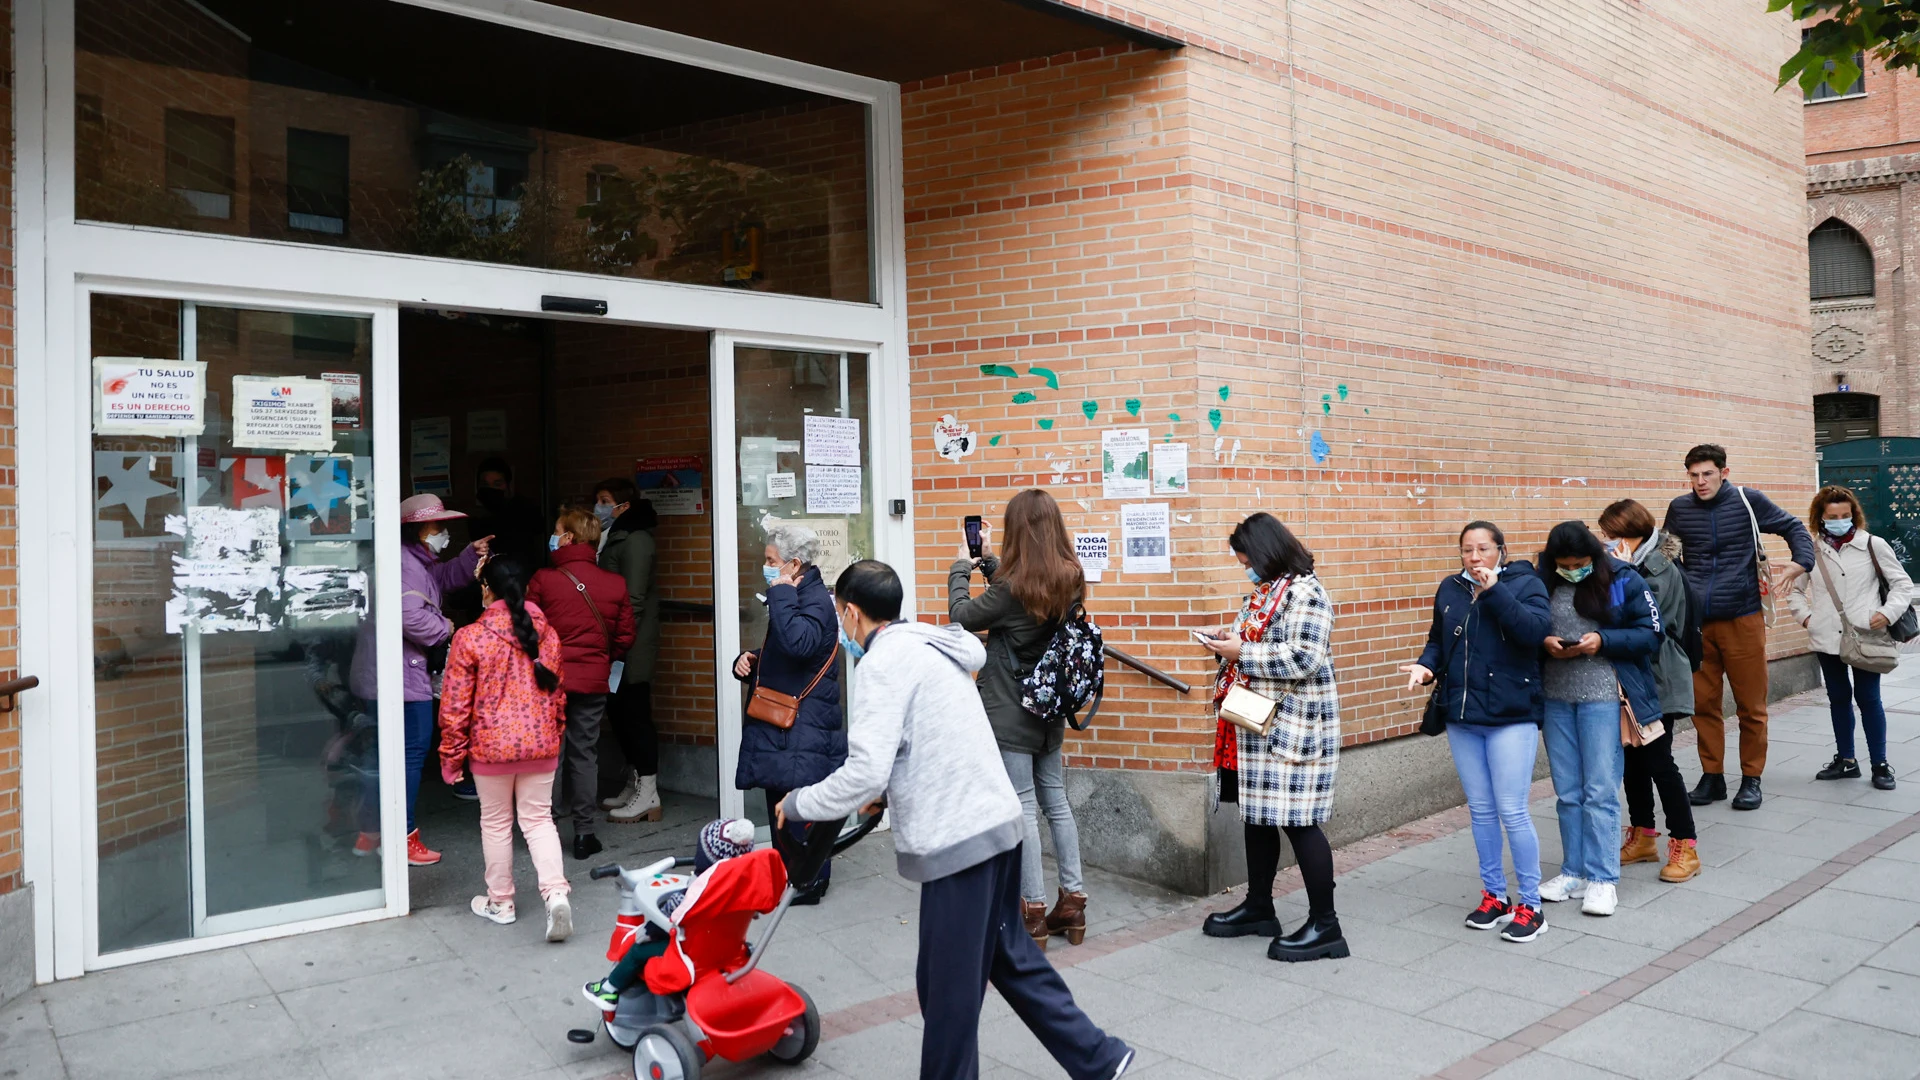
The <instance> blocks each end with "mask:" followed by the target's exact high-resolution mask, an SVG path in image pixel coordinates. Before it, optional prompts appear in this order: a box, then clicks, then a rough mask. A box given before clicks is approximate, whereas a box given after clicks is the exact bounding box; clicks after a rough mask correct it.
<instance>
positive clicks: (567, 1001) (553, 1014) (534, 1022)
mask: <svg viewBox="0 0 1920 1080" xmlns="http://www.w3.org/2000/svg"><path fill="white" fill-rule="evenodd" d="M581 981H582V982H585V981H586V980H584V979H582V980H581ZM507 1004H508V1007H509V1008H511V1009H512V1010H513V1014H514V1016H516V1017H518V1018H519V1020H520V1023H521V1024H522V1025H523V1026H524V1027H525V1028H526V1030H527V1034H529V1035H531V1036H533V1040H534V1041H535V1042H536V1043H539V1044H540V1048H541V1049H542V1050H544V1051H546V1054H547V1056H548V1057H550V1058H552V1059H553V1060H554V1061H555V1062H557V1063H558V1064H560V1065H563V1066H566V1065H575V1064H578V1063H581V1062H599V1063H600V1065H601V1066H602V1067H604V1068H606V1069H609V1070H612V1069H618V1068H620V1067H622V1066H623V1065H624V1066H626V1067H627V1068H628V1069H629V1070H631V1068H632V1065H633V1057H632V1055H630V1054H627V1053H625V1052H624V1051H622V1050H621V1049H620V1048H619V1047H617V1046H615V1045H613V1041H612V1040H611V1039H609V1038H607V1034H606V1031H605V1030H604V1029H602V1028H601V1026H600V1010H598V1009H595V1008H593V1007H592V1006H590V1005H588V1004H587V1003H586V1000H585V999H583V998H582V997H581V996H580V990H579V988H578V987H570V988H568V990H567V991H566V992H564V993H563V992H561V991H560V990H558V989H553V990H546V991H542V992H541V993H538V994H532V995H529V996H527V997H523V998H520V999H518V1000H516V1001H510V1002H508V1003H507ZM573 1028H585V1029H586V1030H588V1031H591V1032H593V1033H594V1039H593V1041H592V1042H590V1043H576V1042H570V1041H568V1039H567V1032H568V1031H569V1030H571V1029H573Z"/></svg>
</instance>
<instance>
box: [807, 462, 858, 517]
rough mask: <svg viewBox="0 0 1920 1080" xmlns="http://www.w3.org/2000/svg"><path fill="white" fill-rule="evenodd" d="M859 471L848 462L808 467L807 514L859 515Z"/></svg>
mask: <svg viewBox="0 0 1920 1080" xmlns="http://www.w3.org/2000/svg"><path fill="white" fill-rule="evenodd" d="M864 509H866V507H865V506H864V505H862V503H861V499H860V470H859V468H857V467H854V466H847V465H809V466H807V513H809V514H858V513H860V512H861V511H862V510H864Z"/></svg>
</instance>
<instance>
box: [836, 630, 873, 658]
mask: <svg viewBox="0 0 1920 1080" xmlns="http://www.w3.org/2000/svg"><path fill="white" fill-rule="evenodd" d="M840 647H841V648H842V649H845V650H846V651H847V658H848V659H850V660H858V659H860V658H861V657H863V656H865V655H867V647H866V646H865V645H862V644H860V643H859V642H857V641H855V640H853V639H852V638H850V637H848V636H847V627H846V624H845V623H842V624H840Z"/></svg>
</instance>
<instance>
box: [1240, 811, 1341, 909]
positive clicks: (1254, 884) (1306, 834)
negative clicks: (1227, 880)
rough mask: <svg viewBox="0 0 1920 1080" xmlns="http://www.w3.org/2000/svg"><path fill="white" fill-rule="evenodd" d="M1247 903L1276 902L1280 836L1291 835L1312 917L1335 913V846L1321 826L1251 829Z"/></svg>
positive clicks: (1257, 827)
mask: <svg viewBox="0 0 1920 1080" xmlns="http://www.w3.org/2000/svg"><path fill="white" fill-rule="evenodd" d="M1245 828H1246V833H1247V899H1248V900H1249V901H1250V902H1258V901H1261V900H1265V901H1267V902H1268V903H1272V902H1273V877H1274V875H1275V874H1277V873H1279V872H1280V834H1281V833H1282V832H1285V833H1286V834H1287V843H1289V844H1292V845H1293V857H1294V859H1295V860H1296V861H1297V862H1298V863H1299V864H1300V879H1301V880H1302V881H1303V882H1305V883H1306V886H1307V909H1308V913H1309V914H1312V915H1330V914H1332V913H1333V845H1331V844H1329V843H1327V834H1326V833H1324V832H1321V831H1320V826H1318V825H1278V826H1276V825H1248V826H1245Z"/></svg>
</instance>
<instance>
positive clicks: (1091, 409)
mask: <svg viewBox="0 0 1920 1080" xmlns="http://www.w3.org/2000/svg"><path fill="white" fill-rule="evenodd" d="M1080 411H1081V412H1083V413H1086V414H1087V419H1089V420H1091V419H1093V414H1094V413H1097V412H1099V411H1100V403H1099V402H1097V401H1083V402H1081V403H1080Z"/></svg>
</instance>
